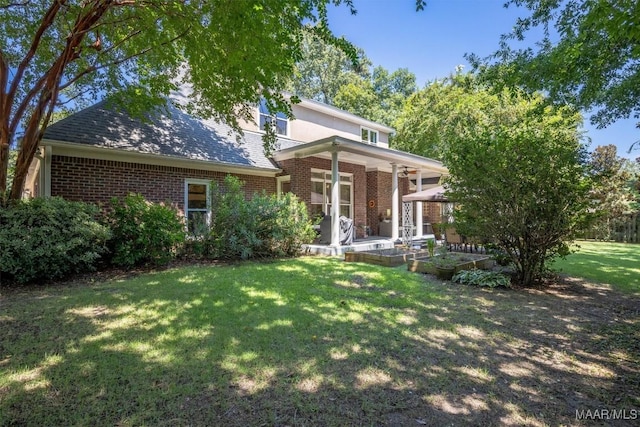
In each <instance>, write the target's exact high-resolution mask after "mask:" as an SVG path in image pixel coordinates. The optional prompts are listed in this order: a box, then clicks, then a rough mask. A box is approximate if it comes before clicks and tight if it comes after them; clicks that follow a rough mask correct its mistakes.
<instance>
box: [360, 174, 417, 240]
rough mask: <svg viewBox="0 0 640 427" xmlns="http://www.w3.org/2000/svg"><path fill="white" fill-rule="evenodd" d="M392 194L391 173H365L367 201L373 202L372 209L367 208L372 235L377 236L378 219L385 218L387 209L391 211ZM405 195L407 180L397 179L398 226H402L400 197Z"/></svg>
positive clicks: (407, 188) (407, 192) (407, 185)
mask: <svg viewBox="0 0 640 427" xmlns="http://www.w3.org/2000/svg"><path fill="white" fill-rule="evenodd" d="M392 194H393V191H392V175H391V172H380V171H370V172H367V200H368V201H370V202H371V201H373V202H374V203H373V204H374V207H368V208H367V220H368V221H367V224H368V225H369V227H371V233H372V234H373V235H378V233H379V224H380V218H386V217H387V209H388V210H389V211H391V199H392ZM405 194H409V178H401V177H398V198H399V200H398V208H399V215H400V218H399V219H398V222H399V223H400V224H402V196H404V195H405ZM368 206H369V205H368Z"/></svg>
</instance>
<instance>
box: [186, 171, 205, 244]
mask: <svg viewBox="0 0 640 427" xmlns="http://www.w3.org/2000/svg"><path fill="white" fill-rule="evenodd" d="M184 189H185V191H184V193H185V194H184V216H185V218H186V220H187V230H189V231H190V232H192V233H193V232H197V231H198V230H199V229H201V227H205V226H206V225H208V224H209V214H210V209H211V203H210V200H209V197H210V196H209V181H205V180H199V179H187V180H186V181H185V184H184Z"/></svg>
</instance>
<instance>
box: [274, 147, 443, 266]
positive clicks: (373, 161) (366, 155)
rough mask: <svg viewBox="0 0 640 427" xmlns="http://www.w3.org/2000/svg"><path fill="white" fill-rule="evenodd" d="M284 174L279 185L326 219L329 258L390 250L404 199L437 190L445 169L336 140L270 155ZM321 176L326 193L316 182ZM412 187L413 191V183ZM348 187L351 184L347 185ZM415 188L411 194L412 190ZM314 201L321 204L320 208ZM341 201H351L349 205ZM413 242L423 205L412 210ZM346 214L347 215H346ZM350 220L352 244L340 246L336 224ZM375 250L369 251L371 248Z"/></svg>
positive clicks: (420, 229)
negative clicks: (353, 230)
mask: <svg viewBox="0 0 640 427" xmlns="http://www.w3.org/2000/svg"><path fill="white" fill-rule="evenodd" d="M273 157H274V160H276V161H277V162H278V164H279V165H280V167H281V168H282V169H283V171H284V175H283V176H282V177H280V178H279V179H280V180H281V181H288V188H290V191H292V192H293V193H294V194H296V195H298V197H300V198H301V199H302V200H304V201H305V202H306V203H307V204H308V206H310V213H311V214H314V213H317V212H318V207H319V206H322V208H323V209H322V212H321V214H322V215H329V217H330V221H331V228H330V238H329V239H327V240H328V244H327V245H325V246H328V247H331V248H333V249H327V251H328V252H332V253H335V254H338V253H340V252H344V250H343V249H339V248H342V247H344V246H351V247H352V248H350V250H369V249H376V248H378V249H383V248H390V247H393V245H395V244H396V243H398V242H400V237H401V236H402V227H403V218H402V215H403V212H402V209H401V200H402V196H403V195H406V194H409V193H410V192H411V191H412V190H414V191H422V190H424V189H425V188H424V183H425V182H426V183H429V184H427V186H429V185H437V183H438V181H439V179H440V177H442V176H443V175H446V174H447V173H448V171H447V169H446V168H445V167H444V166H443V165H442V163H441V162H438V161H436V160H433V159H428V158H425V157H421V156H417V155H414V154H410V153H405V152H402V151H398V150H393V149H389V148H386V147H379V146H376V145H372V144H367V143H363V142H359V141H353V140H349V139H346V138H343V137H339V136H333V137H330V138H326V139H322V140H318V141H314V142H311V143H306V144H299V145H295V146H293V147H290V148H286V149H283V150H279V151H277V152H275V153H274V155H273ZM323 173H324V174H325V176H326V178H325V179H326V180H325V183H324V187H323V186H322V185H320V186H317V184H318V183H317V182H314V176H316V175H318V174H320V175H322V174H323ZM413 181H414V182H415V185H413V186H412V185H411V182H413ZM349 182H350V183H349ZM412 187H413V188H412ZM318 199H322V200H324V204H322V205H318ZM345 200H350V203H351V205H347V204H346V203H345ZM416 212H417V214H416V215H415V220H414V219H413V218H411V222H412V225H413V227H414V228H415V233H414V236H413V238H414V239H422V238H425V237H432V236H424V227H423V217H422V202H418V203H417V206H416ZM347 213H349V214H350V215H346V214H347ZM341 214H342V215H343V216H350V217H351V219H352V220H353V222H354V225H355V227H357V234H356V239H355V242H351V244H341V243H344V242H341V241H340V233H339V220H340V216H341ZM372 246H373V247H372Z"/></svg>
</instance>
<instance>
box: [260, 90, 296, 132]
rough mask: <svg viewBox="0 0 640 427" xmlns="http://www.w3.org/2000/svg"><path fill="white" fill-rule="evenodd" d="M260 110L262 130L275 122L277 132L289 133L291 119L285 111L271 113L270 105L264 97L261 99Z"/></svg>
mask: <svg viewBox="0 0 640 427" xmlns="http://www.w3.org/2000/svg"><path fill="white" fill-rule="evenodd" d="M258 111H259V114H260V120H259V124H260V130H265V128H266V126H267V125H268V124H270V123H274V122H275V126H276V134H278V135H282V136H287V135H288V130H289V129H288V128H289V119H288V118H287V116H286V115H285V114H284V113H275V114H273V113H271V112H270V111H269V107H267V101H265V100H264V99H263V100H261V101H260V105H259V106H258Z"/></svg>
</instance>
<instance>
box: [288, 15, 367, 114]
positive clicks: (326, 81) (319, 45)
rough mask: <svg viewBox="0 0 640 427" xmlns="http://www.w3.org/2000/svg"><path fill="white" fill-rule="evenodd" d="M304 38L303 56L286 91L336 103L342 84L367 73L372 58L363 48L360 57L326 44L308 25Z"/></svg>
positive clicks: (359, 50) (358, 54)
mask: <svg viewBox="0 0 640 427" xmlns="http://www.w3.org/2000/svg"><path fill="white" fill-rule="evenodd" d="M308 28H309V30H310V31H305V32H304V33H303V37H302V45H301V47H302V57H301V59H300V60H299V61H298V62H296V64H295V68H294V73H293V76H292V78H291V79H290V80H289V82H288V84H287V90H289V91H290V92H292V93H294V94H295V95H298V96H302V97H305V98H309V99H313V100H315V101H319V102H324V103H325V104H329V105H333V103H334V98H335V96H336V93H338V90H339V89H340V87H341V86H343V85H345V84H347V83H348V82H349V81H350V80H352V78H353V77H358V76H360V75H362V73H365V74H366V73H368V71H369V66H370V61H369V59H368V58H367V57H366V56H365V54H364V51H362V49H358V50H357V59H356V61H354V60H353V56H351V57H350V56H349V55H347V54H346V53H345V51H344V50H343V49H341V48H339V47H337V46H336V45H335V44H331V43H327V42H326V41H324V40H323V39H322V38H321V37H319V36H318V35H317V34H315V33H314V32H313V31H312V30H313V27H308Z"/></svg>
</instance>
